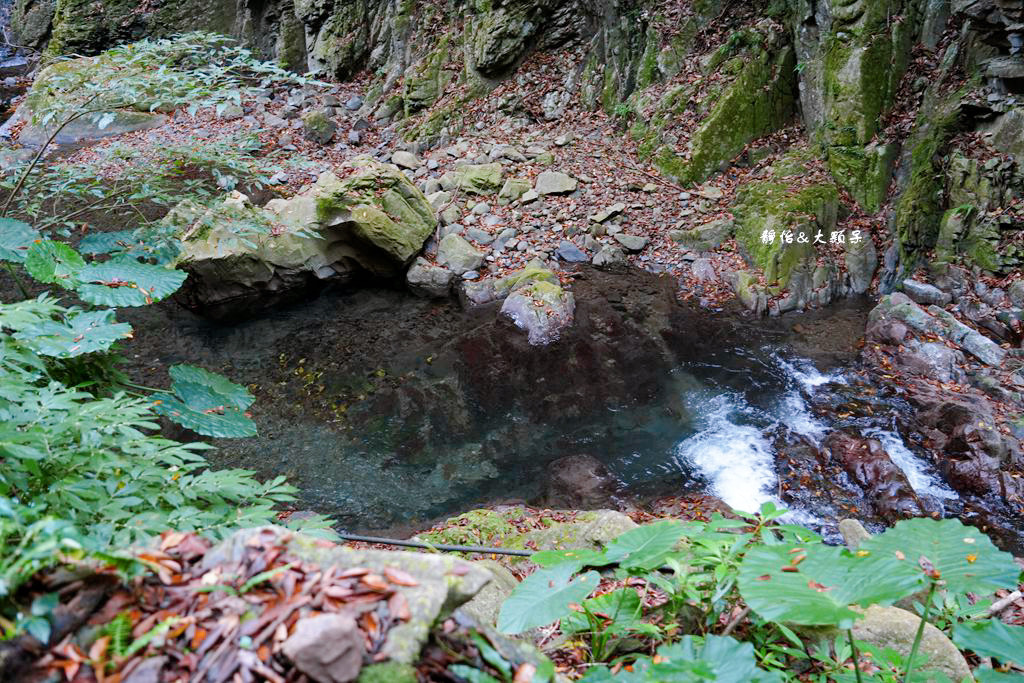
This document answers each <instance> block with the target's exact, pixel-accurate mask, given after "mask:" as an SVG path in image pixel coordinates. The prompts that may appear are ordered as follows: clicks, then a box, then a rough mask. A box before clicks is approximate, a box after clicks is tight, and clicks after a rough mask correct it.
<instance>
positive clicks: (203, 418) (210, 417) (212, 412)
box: [152, 393, 257, 439]
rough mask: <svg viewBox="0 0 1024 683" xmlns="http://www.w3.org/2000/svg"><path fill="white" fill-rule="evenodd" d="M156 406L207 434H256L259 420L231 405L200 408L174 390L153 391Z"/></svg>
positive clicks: (226, 436) (236, 436)
mask: <svg viewBox="0 0 1024 683" xmlns="http://www.w3.org/2000/svg"><path fill="white" fill-rule="evenodd" d="M152 398H153V399H154V401H155V403H154V405H153V410H154V411H155V412H157V413H158V414H160V415H163V416H165V417H167V418H170V419H171V420H172V421H174V422H177V423H178V424H180V425H181V426H182V427H186V428H188V429H191V430H192V431H194V432H197V433H199V434H203V435H205V436H213V437H217V438H221V439H241V438H245V437H249V436H256V434H257V430H256V423H255V422H253V421H252V420H251V419H249V418H248V417H247V416H246V415H245V413H243V412H242V411H240V410H238V409H237V408H232V407H230V406H223V407H219V406H213V407H209V408H202V409H197V408H195V407H193V406H191V405H189V404H187V403H184V402H183V401H182V400H181V399H179V398H178V397H176V396H173V395H171V394H159V393H157V394H153V396H152Z"/></svg>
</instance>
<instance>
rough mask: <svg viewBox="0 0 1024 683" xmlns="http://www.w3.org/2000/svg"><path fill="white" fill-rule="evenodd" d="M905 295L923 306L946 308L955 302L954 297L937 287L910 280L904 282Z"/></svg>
mask: <svg viewBox="0 0 1024 683" xmlns="http://www.w3.org/2000/svg"><path fill="white" fill-rule="evenodd" d="M903 293H904V294H906V295H907V296H909V297H910V298H911V299H912V300H913V301H915V302H916V303H919V304H921V305H922V306H929V305H938V306H945V305H946V304H948V303H949V302H950V301H952V300H953V295H951V294H950V293H949V292H943V291H942V290H941V289H939V288H938V287H936V286H935V285H930V284H928V283H926V282H918V281H917V280H912V279H910V278H907V279H906V280H904V281H903Z"/></svg>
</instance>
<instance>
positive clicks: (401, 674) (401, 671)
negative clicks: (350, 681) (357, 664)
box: [356, 662, 418, 683]
mask: <svg viewBox="0 0 1024 683" xmlns="http://www.w3.org/2000/svg"><path fill="white" fill-rule="evenodd" d="M417 680H418V679H417V677H416V667H414V666H412V665H411V664H403V663H401V662H380V663H378V664H371V665H370V666H367V667H364V668H363V670H362V671H360V672H359V678H358V679H357V680H356V683H416V681H417Z"/></svg>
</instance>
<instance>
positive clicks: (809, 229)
mask: <svg viewBox="0 0 1024 683" xmlns="http://www.w3.org/2000/svg"><path fill="white" fill-rule="evenodd" d="M774 171H775V172H774V173H772V174H770V176H769V178H768V179H767V180H764V181H758V182H753V183H748V184H746V185H744V186H742V187H741V188H740V190H739V192H738V193H737V195H736V203H735V205H734V206H733V213H734V215H735V216H736V239H737V241H738V242H739V243H740V245H741V246H742V247H743V249H744V251H745V253H746V255H747V257H748V260H749V261H750V263H751V264H752V265H755V266H757V267H758V268H760V269H762V270H763V271H764V275H765V279H766V280H767V281H768V283H769V284H777V285H779V286H780V287H783V288H784V287H786V286H788V285H789V284H790V281H791V279H792V277H793V274H794V272H795V271H797V270H801V271H807V272H808V273H809V272H810V271H811V270H813V268H814V263H815V260H816V249H815V245H814V238H815V237H816V236H817V234H818V232H819V231H820V232H821V234H822V238H823V239H824V240H828V239H829V237H830V233H831V232H832V231H833V230H834V229H835V227H836V222H837V220H838V214H839V207H840V203H839V188H838V187H836V185H835V183H832V182H820V183H814V184H809V185H804V184H802V183H801V182H800V180H799V178H798V177H796V176H792V175H789V174H788V173H787V167H785V166H781V167H776V168H775V169H774Z"/></svg>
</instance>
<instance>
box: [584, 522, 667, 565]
mask: <svg viewBox="0 0 1024 683" xmlns="http://www.w3.org/2000/svg"><path fill="white" fill-rule="evenodd" d="M685 532H686V529H685V527H683V525H682V524H680V523H679V522H676V521H674V520H671V519H665V520H662V521H660V522H654V523H653V524H644V525H643V526H639V527H637V528H636V529H631V530H629V531H627V532H626V533H624V534H622V535H621V536H619V537H618V538H616V539H615V540H613V541H612V542H611V543H609V544H608V546H607V547H606V548H605V550H604V559H605V563H607V564H611V563H618V564H620V565H622V566H623V567H637V568H641V569H654V568H656V567H658V566H659V565H660V564H662V563H663V562H664V561H665V557H666V556H667V555H668V554H669V553H670V552H672V549H673V548H675V546H676V544H677V543H679V540H680V539H681V538H682V537H683V534H684V533H685Z"/></svg>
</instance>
